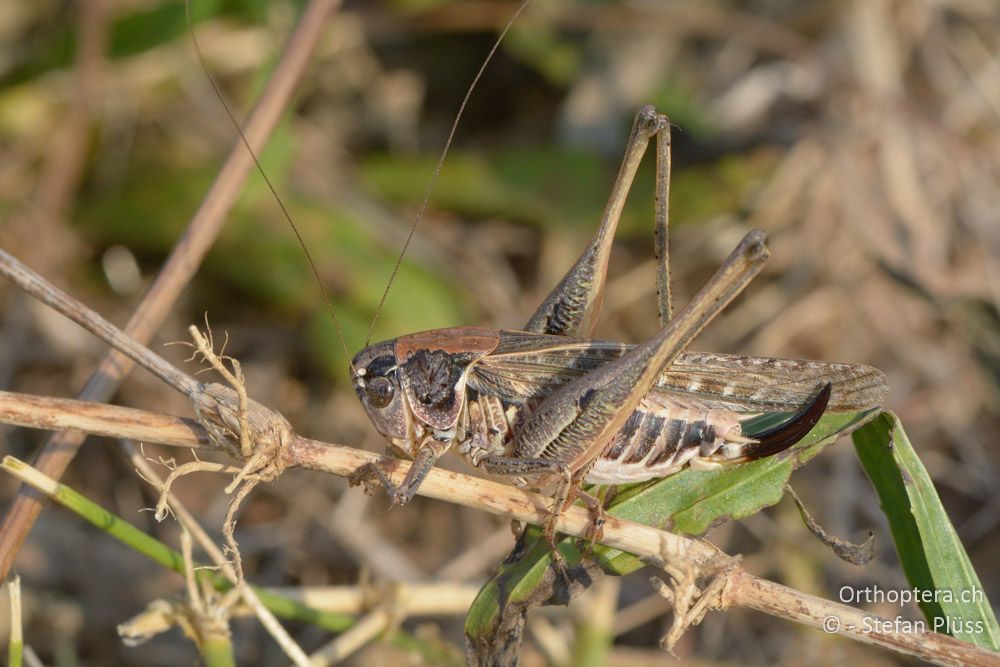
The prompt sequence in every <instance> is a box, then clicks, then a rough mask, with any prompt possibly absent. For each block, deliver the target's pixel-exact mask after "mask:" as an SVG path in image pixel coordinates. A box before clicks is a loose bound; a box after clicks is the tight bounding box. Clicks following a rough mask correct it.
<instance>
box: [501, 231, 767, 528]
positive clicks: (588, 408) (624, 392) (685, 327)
mask: <svg viewBox="0 0 1000 667" xmlns="http://www.w3.org/2000/svg"><path fill="white" fill-rule="evenodd" d="M768 256H769V253H768V250H767V244H766V236H765V235H764V233H763V232H760V231H752V232H750V233H749V234H747V235H746V237H744V239H743V241H742V242H741V243H740V245H739V246H737V248H736V249H735V250H734V251H733V252H732V254H730V256H729V258H728V259H727V260H726V262H725V263H724V264H723V265H722V266H721V267H720V268H719V270H718V271H716V273H715V275H714V276H713V277H712V279H711V280H710V281H709V282H708V284H707V285H705V287H703V288H702V289H701V290H700V291H699V292H698V294H696V295H695V297H694V299H692V300H691V303H689V304H688V305H687V306H686V307H685V308H684V310H682V311H681V312H680V313H679V314H678V315H677V317H675V318H674V319H672V320H671V321H670V323H669V324H667V325H666V326H665V327H664V328H663V329H661V330H660V332H659V333H657V334H656V335H655V336H653V337H652V338H650V339H649V340H647V341H646V342H645V343H642V344H640V345H637V346H636V347H634V348H633V349H632V350H630V351H629V352H628V353H626V354H625V355H623V356H621V357H619V358H618V359H615V360H614V361H611V362H609V363H607V364H605V365H604V366H601V367H599V368H597V369H595V370H593V371H591V372H590V373H587V374H586V375H583V376H581V377H578V378H576V379H574V380H571V381H570V382H568V383H566V384H564V385H562V386H560V387H559V388H557V389H556V390H555V391H553V392H552V393H551V394H549V395H548V396H547V397H546V398H545V400H543V401H542V402H541V404H539V406H538V407H537V408H536V409H535V411H534V412H532V413H531V414H530V415H529V416H528V418H527V419H526V420H525V422H524V423H523V424H522V425H521V428H520V429H519V430H518V432H517V434H516V435H515V438H514V443H513V455H512V457H510V458H507V457H499V456H493V457H487V458H486V459H484V460H483V463H487V462H488V466H487V470H490V471H491V472H494V473H495V474H500V475H518V476H522V475H524V474H526V473H531V472H534V473H535V474H539V473H545V472H549V473H551V472H553V471H555V470H557V469H558V470H559V471H560V472H561V473H562V480H563V483H562V484H561V489H560V492H561V494H562V495H557V502H556V503H555V505H554V507H553V509H554V511H556V512H558V511H561V508H562V506H563V504H564V503H565V500H566V498H568V497H569V494H570V492H571V490H572V488H573V486H574V484H578V483H579V479H580V478H581V477H582V471H583V470H585V469H586V468H588V467H589V466H590V465H591V464H592V463H593V461H594V460H596V458H597V457H598V456H600V454H601V452H602V451H603V449H604V448H605V447H607V445H608V443H609V442H610V441H611V439H612V438H613V437H614V435H615V434H616V433H617V432H618V431H619V430H620V429H621V428H622V426H623V425H624V424H625V421H626V420H627V419H628V417H629V416H630V415H631V414H632V412H633V411H635V409H636V407H637V406H638V404H639V401H641V400H642V398H643V396H645V395H646V394H647V393H648V392H649V390H650V388H651V387H652V385H653V383H654V382H655V381H656V379H657V378H658V377H659V376H660V374H661V373H662V372H663V370H664V369H665V368H666V367H667V366H669V365H670V364H671V363H672V362H673V360H674V359H675V358H676V357H677V355H678V354H680V353H681V352H682V351H683V350H684V349H685V348H686V347H687V346H688V344H689V343H690V342H691V340H692V339H693V338H694V337H695V336H696V335H697V334H698V333H699V332H700V331H701V330H702V329H703V328H704V327H705V325H707V324H708V322H709V321H711V320H712V319H713V318H714V317H715V316H716V315H717V314H718V313H719V312H720V311H721V310H722V309H723V308H724V307H725V306H726V305H727V304H728V303H729V302H730V301H732V300H733V298H735V297H736V295H737V294H739V293H740V292H741V291H742V290H743V288H744V287H746V285H747V284H748V283H749V282H750V280H752V279H753V277H754V276H755V275H757V273H759V272H760V270H761V268H763V265H764V262H765V261H766V260H767V258H768ZM532 466H534V468H532ZM557 466H561V467H558V468H557ZM564 470H565V471H568V472H569V473H571V476H570V478H569V483H567V482H566V473H565V472H562V471H564ZM556 519H557V517H553V518H552V519H550V521H549V526H550V528H549V530H552V531H554V527H555V522H556Z"/></svg>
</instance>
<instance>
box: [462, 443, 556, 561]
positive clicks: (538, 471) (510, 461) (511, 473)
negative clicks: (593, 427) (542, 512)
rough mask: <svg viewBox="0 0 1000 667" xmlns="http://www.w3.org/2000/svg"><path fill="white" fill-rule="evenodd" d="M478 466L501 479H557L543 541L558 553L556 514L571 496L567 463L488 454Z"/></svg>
mask: <svg viewBox="0 0 1000 667" xmlns="http://www.w3.org/2000/svg"><path fill="white" fill-rule="evenodd" d="M479 466H480V467H481V468H482V469H483V470H485V471H486V472H488V473H490V474H491V475H499V476H503V477H545V478H550V479H551V478H553V477H556V478H557V480H558V481H557V482H556V491H555V493H554V494H553V499H552V510H551V514H549V518H548V521H546V523H545V540H546V541H547V542H548V543H549V547H551V549H552V552H553V553H555V554H558V551H557V550H556V524H557V523H558V521H559V515H560V514H562V511H563V509H564V508H565V507H566V503H567V501H568V499H569V497H570V489H571V488H572V486H573V476H572V474H571V473H570V471H569V468H567V467H566V464H565V463H563V462H562V461H551V460H549V459H521V458H514V457H509V456H499V455H496V454H491V455H489V456H486V457H484V458H483V459H482V461H480V462H479ZM557 557H558V558H560V559H561V556H558V555H557Z"/></svg>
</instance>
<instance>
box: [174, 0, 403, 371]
mask: <svg viewBox="0 0 1000 667" xmlns="http://www.w3.org/2000/svg"><path fill="white" fill-rule="evenodd" d="M184 18H185V19H186V21H187V28H188V33H189V34H190V35H191V43H192V44H194V50H195V53H196V54H197V56H198V64H199V65H201V69H202V71H204V72H205V76H207V77H208V80H209V82H210V83H211V84H212V88H213V89H214V90H215V95H216V97H218V98H219V102H221V103H222V108H223V109H225V111H226V115H227V116H229V120H230V122H231V123H232V124H233V127H235V128H236V133H237V134H239V135H240V141H242V142H243V145H244V146H245V147H246V149H247V152H248V153H250V157H251V158H253V163H254V164H255V165H256V166H257V171H258V172H260V175H261V178H263V179H264V183H266V184H267V188H268V189H269V190H270V191H271V194H272V195H273V196H274V200H275V201H276V202H278V208H280V209H281V213H282V215H284V216H285V220H287V221H288V224H289V226H290V227H291V228H292V231H293V232H294V233H295V238H296V239H298V241H299V247H301V248H302V252H303V254H305V256H306V261H307V262H308V263H309V268H310V270H311V271H312V274H313V277H315V278H316V283H317V284H318V285H319V291H320V292H321V293H322V294H323V300H324V301H325V302H326V309H327V310H328V311H329V313H330V317H331V318H332V319H333V326H334V328H336V330H337V337H338V338H339V339H340V345H341V346H342V347H343V348H344V356H345V357H347V363H349V364H350V365H351V372H352V374H353V372H354V363H353V362H352V360H351V352H350V350H349V349H348V348H347V340H346V339H345V338H344V331H343V329H341V328H340V320H338V319H337V313H336V311H335V310H334V309H333V301H332V300H331V299H330V293H329V292H327V290H326V287H324V286H323V281H322V279H321V278H320V276H319V271H318V270H317V269H316V263H315V262H314V261H313V258H312V254H311V253H310V252H309V248H308V247H306V243H305V240H304V239H303V238H302V234H301V232H299V228H298V226H297V225H296V224H295V221H294V220H292V216H291V215H290V214H289V213H288V209H287V208H285V202H284V201H282V199H281V197H280V196H279V195H278V191H277V190H276V189H275V187H274V185H273V184H272V183H271V179H270V178H268V177H267V173H266V172H265V171H264V167H263V166H261V164H260V160H258V159H257V153H256V152H254V149H253V147H252V146H251V145H250V142H249V141H248V140H247V138H246V135H245V134H243V127H242V126H241V125H240V123H239V121H238V120H236V116H235V115H234V114H233V112H232V110H231V109H230V108H229V104H228V103H227V102H226V98H225V96H224V95H223V94H222V89H221V88H219V84H218V83H217V82H216V81H215V77H213V76H212V73H211V72H210V71H209V70H208V64H207V62H206V61H205V56H204V54H203V53H202V52H201V45H199V44H198V38H197V37H196V36H195V33H194V23H193V22H192V20H191V0H184ZM411 234H412V232H411ZM407 242H409V240H407ZM397 266H398V264H397ZM393 275H395V272H393ZM384 299H385V297H384V296H383V300H384ZM369 335H370V334H369ZM367 346H368V344H367V343H365V347H367Z"/></svg>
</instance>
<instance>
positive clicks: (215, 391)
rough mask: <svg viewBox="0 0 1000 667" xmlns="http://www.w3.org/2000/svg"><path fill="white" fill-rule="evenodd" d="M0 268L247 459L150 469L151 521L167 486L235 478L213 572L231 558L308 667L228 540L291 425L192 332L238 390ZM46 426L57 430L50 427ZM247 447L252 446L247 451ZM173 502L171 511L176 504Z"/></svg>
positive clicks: (280, 462)
mask: <svg viewBox="0 0 1000 667" xmlns="http://www.w3.org/2000/svg"><path fill="white" fill-rule="evenodd" d="M0 266H2V269H0V272H2V273H4V275H6V276H7V277H9V278H10V279H11V280H12V281H13V282H14V283H15V284H17V285H18V286H19V287H21V288H22V289H23V290H25V291H26V292H28V293H29V294H31V295H32V296H35V297H36V298H38V299H39V300H40V301H42V302H43V303H45V304H47V305H49V306H52V307H53V308H55V309H56V310H57V311H59V312H60V313H62V314H63V315H65V316H67V317H69V319H71V320H73V321H74V322H76V323H77V324H79V325H81V326H82V327H83V328H84V329H87V330H88V331H90V332H91V333H93V334H94V335H95V336H97V337H98V338H100V339H101V340H103V341H104V342H106V343H107V344H108V345H110V346H111V347H112V348H114V349H115V350H117V351H119V352H120V353H122V354H124V355H126V356H128V357H129V358H131V359H132V360H134V361H136V362H137V363H138V364H140V365H141V366H143V367H144V368H146V369H147V370H149V371H150V372H152V373H153V374H155V375H156V376H157V377H159V378H160V379H162V380H163V381H164V382H166V383H167V384H168V385H170V386H171V387H173V388H174V389H176V390H178V391H180V392H181V393H183V394H185V395H186V396H188V397H189V398H190V399H191V401H192V403H193V407H194V411H195V413H196V414H197V415H198V418H199V423H200V424H201V426H202V427H203V428H204V432H205V436H204V437H205V442H206V443H211V444H212V445H214V446H215V447H216V448H218V449H220V450H222V451H225V452H227V453H229V454H230V455H231V456H232V457H233V458H234V459H236V460H245V464H244V465H243V466H242V467H241V468H240V467H232V466H224V465H219V464H213V463H207V462H203V461H196V462H193V463H191V464H185V465H182V466H179V467H177V468H175V469H174V470H172V471H171V474H170V475H169V476H168V477H167V479H166V480H164V481H162V482H158V478H157V476H156V475H155V474H152V471H150V470H145V471H144V473H145V474H144V477H146V479H147V481H150V482H152V483H154V485H156V486H158V487H159V490H160V499H159V501H158V502H157V510H156V516H157V519H158V520H162V519H163V518H164V517H165V516H166V507H167V504H168V502H169V501H168V498H169V492H170V486H171V484H172V483H173V481H174V480H176V479H177V478H179V477H180V476H183V475H185V474H191V473H193V472H199V471H216V472H217V471H227V470H229V471H233V472H235V473H236V478H235V479H234V481H233V483H232V484H230V485H229V486H228V487H227V488H226V492H227V493H232V492H233V490H234V489H236V495H235V496H234V497H233V499H232V500H231V502H230V505H229V509H228V511H227V514H226V520H225V523H224V525H223V536H224V538H225V541H226V551H225V552H223V554H221V559H220V558H218V557H217V555H216V554H215V552H214V550H210V551H209V553H210V555H212V556H213V558H214V559H215V560H216V563H217V565H219V566H222V564H223V562H224V561H225V560H226V559H225V554H226V553H229V554H231V555H232V561H231V562H227V563H225V564H226V565H227V566H230V567H224V568H223V571H224V573H225V574H226V575H227V576H228V577H229V578H230V579H231V581H232V582H233V584H234V586H235V590H237V591H238V592H239V594H240V595H241V596H242V597H243V598H244V599H245V600H246V602H247V604H248V605H249V606H250V607H251V608H253V609H254V610H255V611H256V613H257V615H258V618H260V621H261V623H262V624H263V625H264V627H265V628H267V630H268V632H269V633H271V635H272V636H273V637H274V638H275V640H276V641H277V642H278V643H279V644H280V645H281V646H282V647H283V648H285V649H286V652H287V653H288V655H289V657H290V658H292V659H293V660H295V661H296V663H297V664H308V662H302V661H301V660H300V658H302V657H304V655H305V654H304V653H303V652H302V650H301V649H299V648H298V647H297V645H295V642H294V640H292V638H291V636H290V635H288V633H287V631H285V629H284V628H283V627H282V626H281V624H280V623H278V621H277V619H276V618H275V617H274V615H273V614H271V612H270V611H268V610H267V609H266V608H265V607H264V606H263V604H261V602H260V600H259V599H258V598H257V596H256V594H254V593H253V591H252V590H251V589H250V587H249V586H247V585H246V582H245V580H244V577H243V567H242V561H241V559H240V554H239V549H238V545H237V543H236V539H235V536H234V528H235V514H236V512H237V511H238V509H239V507H240V506H241V504H242V501H243V500H244V499H245V498H246V497H247V495H249V493H250V491H252V490H253V488H254V487H255V486H256V485H257V484H258V483H259V482H261V481H269V480H272V479H274V478H275V477H277V475H279V474H280V473H281V471H282V470H283V469H284V466H285V464H284V459H283V456H282V454H281V450H282V448H283V447H284V446H285V443H287V441H288V434H289V433H291V425H290V424H289V423H288V422H287V421H286V420H285V419H284V417H281V415H278V414H277V413H274V412H272V411H271V410H269V409H267V408H265V407H264V406H262V405H260V404H258V403H256V402H252V401H250V400H249V398H247V396H246V389H245V387H242V372H240V371H239V368H238V364H237V366H235V367H234V370H235V371H236V372H235V373H233V372H230V371H229V370H228V369H226V368H225V366H224V364H223V362H222V359H220V358H219V357H218V356H217V355H216V354H215V352H214V351H213V350H212V349H211V347H210V337H209V338H206V337H205V336H202V335H201V334H200V333H198V332H197V330H196V329H195V328H194V327H191V329H192V331H194V332H195V333H196V334H197V336H195V343H194V346H195V348H196V351H197V353H198V354H200V355H201V356H202V357H203V358H205V359H206V360H208V361H209V363H210V364H211V365H212V366H213V367H215V368H217V369H218V368H221V369H222V370H223V371H225V376H227V379H229V380H231V381H233V382H235V383H236V384H237V385H238V388H237V389H232V388H229V387H224V386H222V385H219V384H209V385H203V384H201V383H199V382H197V381H196V380H194V379H193V378H191V377H190V376H188V375H187V374H185V373H183V372H181V371H179V370H178V369H176V368H174V366H173V365H171V364H170V363H169V362H168V361H166V360H165V359H163V358H162V357H161V356H159V355H158V354H156V353H155V352H153V351H151V350H149V349H148V348H146V347H145V346H143V345H141V344H139V343H138V342H136V341H135V340H134V339H132V338H130V337H129V336H128V335H126V334H125V333H124V332H122V331H120V330H119V329H118V328H116V327H115V326H114V325H113V324H111V323H110V322H108V321H107V320H105V319H104V318H103V317H101V316H100V315H98V314H97V313H95V312H94V311H92V310H90V309H89V308H87V307H86V306H84V305H83V304H81V303H80V302H79V301H77V300H75V299H74V298H72V297H71V296H69V295H68V294H66V293H65V292H63V291H62V290H59V289H58V288H56V287H55V286H53V285H51V284H50V283H48V281H46V280H45V279H44V278H42V277H41V276H39V275H37V274H35V273H34V272H32V271H31V270H30V269H28V268H27V267H26V266H24V265H23V264H21V263H20V262H19V261H18V260H17V259H15V258H14V257H12V256H11V255H9V254H8V253H6V252H5V251H3V250H0ZM140 421H141V420H140ZM52 425H53V426H55V425H56V424H55V423H52ZM78 432H79V433H87V431H83V430H78ZM108 435H113V434H108ZM119 437H125V438H131V439H135V440H141V441H155V440H150V439H149V438H145V437H141V436H139V437H133V436H128V435H126V436H121V435H120V434H119ZM251 442H252V443H253V445H251V444H250V443H251ZM254 445H256V446H259V447H260V449H259V451H253V449H252V446H254ZM157 482H158V483H157ZM237 487H238V488H237ZM173 502H174V504H175V505H176V501H173ZM184 514H185V517H186V518H187V519H188V520H187V521H186V523H188V524H194V523H195V522H194V521H193V519H191V518H190V516H189V515H187V513H186V512H185V513H184ZM202 533H203V531H201V530H200V527H199V528H198V534H202ZM200 541H201V542H202V543H205V542H207V541H210V540H207V539H201V540H200Z"/></svg>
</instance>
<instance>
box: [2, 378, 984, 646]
mask: <svg viewBox="0 0 1000 667" xmlns="http://www.w3.org/2000/svg"><path fill="white" fill-rule="evenodd" d="M21 397H22V395H20V394H15V393H11V392H5V393H0V415H7V414H16V413H17V412H18V411H17V410H11V409H10V408H9V404H11V403H17V402H18V401H19V400H20V398H21ZM108 408H109V409H111V410H115V409H119V410H121V409H124V408H114V407H113V406H108ZM159 418H160V419H169V418H167V417H164V416H160V417H159ZM174 419H175V420H176V421H177V422H178V423H179V422H180V420H179V419H177V418H174ZM116 421H117V420H116ZM7 423H16V424H17V425H22V424H19V423H17V422H13V421H8V422H7ZM104 430H105V431H106V430H111V427H110V425H108V426H106V427H105V428H104ZM201 437H204V436H201ZM199 442H200V440H199V435H198V434H195V433H192V434H191V436H190V441H189V442H188V443H187V444H188V446H197V445H198V444H199ZM286 456H287V460H286V464H287V465H288V466H294V467H302V468H309V469H312V470H317V471H323V472H328V473H332V474H335V475H338V476H341V477H350V476H351V475H352V474H354V473H355V472H356V471H357V470H359V469H360V468H361V467H362V466H367V465H371V464H373V463H374V464H378V465H381V466H383V467H384V469H386V470H387V471H389V473H390V474H392V475H394V476H395V475H403V474H405V473H406V471H407V470H408V469H409V466H410V463H409V462H408V461H401V460H398V459H385V458H383V457H379V456H377V455H375V454H372V453H370V452H365V451H361V450H357V449H353V448H351V447H344V446H342V445H334V444H329V443H323V442H319V441H316V440H310V439H308V438H303V437H301V436H298V435H295V436H294V437H293V438H292V440H291V441H290V443H289V446H288V449H287V451H286ZM36 479H37V478H36ZM32 484H40V485H42V486H49V487H51V488H53V489H54V486H53V485H54V484H55V482H52V481H51V480H49V481H44V480H42V481H33V482H32ZM49 492H51V491H49ZM419 494H420V495H423V496H426V497H429V498H435V499H438V500H444V501H447V502H452V503H458V504H462V505H466V506H469V507H475V508H477V509H480V510H483V511H486V512H490V513H491V514H497V515H499V516H503V517H505V518H508V519H515V520H517V521H523V522H527V523H532V524H535V525H545V523H546V521H548V520H549V518H550V511H549V505H550V503H551V499H549V498H547V497H545V496H541V495H539V494H535V493H530V492H528V491H524V490H522V489H518V488H515V487H511V486H508V485H506V484H500V483H497V482H492V481H489V480H485V479H480V478H476V477H470V476H468V475H463V474H460V473H455V472H450V471H446V470H442V469H440V468H434V469H432V470H431V471H430V473H429V474H428V476H427V478H426V480H425V481H424V483H423V485H422V486H421V487H420V490H419ZM591 521H592V519H591V517H590V513H589V512H588V510H587V509H586V508H584V507H579V506H573V507H569V508H567V509H566V510H565V511H564V512H563V513H562V514H561V515H560V516H559V519H558V522H557V530H558V532H560V533H563V534H566V535H573V536H576V537H580V538H585V539H586V538H588V536H589V532H588V531H589V529H590V525H591ZM601 543H602V544H606V545H608V546H611V547H615V548H618V549H622V550H623V551H627V552H629V553H632V554H635V555H637V556H640V557H651V558H654V559H660V558H661V556H662V554H664V553H666V554H670V555H671V558H672V559H675V560H677V561H678V562H679V561H681V560H682V561H683V562H684V563H686V564H687V565H686V566H687V567H691V568H694V569H695V570H696V571H703V572H707V571H711V570H712V569H713V568H715V567H717V565H718V563H719V562H720V561H719V559H720V557H723V559H725V557H724V554H721V552H719V551H718V550H717V549H716V548H715V547H713V546H712V545H710V544H708V543H707V542H704V541H701V540H695V539H690V538H686V537H682V536H679V535H674V534H672V533H667V532H665V531H662V530H659V529H656V528H653V527H650V526H645V525H642V524H637V523H633V522H631V521H624V520H622V519H618V518H616V517H614V516H608V517H607V521H606V523H605V525H604V534H603V536H602V538H601ZM726 578H727V580H728V585H726V586H725V587H723V589H722V595H721V598H722V599H721V601H720V603H719V605H718V606H719V607H720V608H727V607H730V606H734V605H737V606H744V607H750V608H752V609H757V610H759V611H763V612H765V613H768V614H771V615H775V616H779V617H781V618H786V619H789V620H793V621H796V622H799V623H803V624H805V625H809V626H812V627H814V628H817V629H824V627H827V628H828V626H824V621H825V620H826V619H828V618H830V617H836V618H837V619H839V621H840V624H839V625H838V627H837V634H841V635H844V636H847V637H851V638H853V639H856V640H858V641H861V642H865V643H868V644H874V645H877V646H882V647H885V648H889V649H891V650H893V651H897V652H900V653H904V654H906V655H912V656H915V657H918V658H921V659H924V660H928V661H930V662H934V663H936V664H941V665H967V664H1000V655H998V654H997V653H994V652H992V651H988V650H985V649H981V648H979V647H976V646H973V645H972V644H967V643H965V642H962V641H959V640H957V639H954V638H953V637H950V636H948V635H943V634H939V633H935V632H911V633H903V632H893V631H888V630H884V628H888V627H891V622H890V621H888V620H886V619H880V618H879V617H876V616H874V615H872V614H869V613H867V612H863V611H861V610H859V609H855V608H853V607H849V606H847V605H843V604H840V603H836V602H833V601H830V600H824V599H822V598H819V597H816V596H812V595H808V594H805V593H801V592H799V591H797V590H795V589H792V588H789V587H787V586H783V585H781V584H777V583H774V582H771V581H767V580H764V579H760V578H758V577H755V576H754V575H752V574H750V573H748V572H746V571H745V570H743V569H741V568H739V567H733V568H731V569H730V570H728V571H727V575H726ZM866 618H867V619H869V622H868V623H867V624H866V623H865V622H864V619H866ZM873 620H874V621H876V623H874V626H875V627H877V628H879V630H878V631H873V632H867V631H865V630H866V629H867V628H869V627H872V626H873V623H872V621H873ZM371 623H372V624H374V623H375V619H371Z"/></svg>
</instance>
